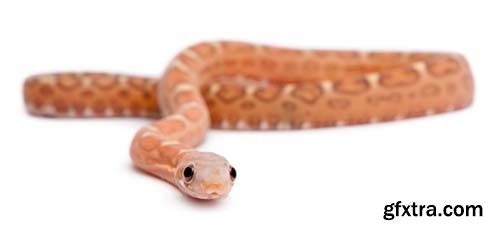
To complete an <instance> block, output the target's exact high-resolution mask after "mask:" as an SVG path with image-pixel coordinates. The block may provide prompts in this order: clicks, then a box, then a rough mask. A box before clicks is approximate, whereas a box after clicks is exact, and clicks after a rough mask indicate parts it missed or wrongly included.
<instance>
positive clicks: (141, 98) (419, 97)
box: [24, 41, 474, 199]
mask: <svg viewBox="0 0 500 233" xmlns="http://www.w3.org/2000/svg"><path fill="white" fill-rule="evenodd" d="M473 89H474V88H473V81H472V74H471V71H470V69H469V66H468V64H467V62H466V60H465V58H464V57H463V56H461V55H459V54H452V53H427V52H361V51H334V50H299V49H288V48H279V47H272V46H264V45H254V44H249V43H242V42H228V41H222V42H204V43H199V44H196V45H193V46H190V47H188V48H187V49H185V50H183V51H181V52H180V53H179V54H178V55H177V56H176V57H175V58H174V59H173V61H172V62H171V63H170V65H169V66H168V68H167V69H166V71H165V73H164V74H163V76H162V77H161V78H160V79H153V78H148V77H140V76H131V75H120V74H109V73H91V72H89V73H71V72H66V73H51V74H40V75H34V76H31V77H29V78H28V79H27V80H26V82H25V85H24V98H25V103H26V106H27V109H28V111H29V112H30V113H31V114H34V115H41V116H51V117H117V116H134V117H150V118H156V119H157V120H155V121H154V122H152V123H151V124H150V125H147V126H145V127H143V128H141V129H140V130H139V131H138V132H137V133H136V135H135V137H134V139H133V141H132V145H131V150H130V151H131V157H132V160H133V162H134V163H135V165H136V166H138V167H139V168H141V169H144V170H145V171H147V172H149V173H152V174H154V175H156V176H158V177H160V178H163V179H165V180H167V181H168V182H170V183H172V184H173V185H175V186H176V187H178V188H179V190H181V191H182V192H183V193H185V194H187V195H189V196H192V197H195V198H200V199H217V198H221V197H225V196H226V195H227V194H228V193H229V191H230V190H231V187H232V185H233V182H234V179H235V177H236V170H235V169H234V168H233V167H232V166H231V165H230V164H229V163H228V162H227V160H226V159H225V158H223V157H222V156H219V155H217V154H214V153H206V152H199V151H197V150H195V147H196V146H197V145H198V144H199V143H200V142H201V141H202V140H203V139H204V137H205V135H206V132H207V130H208V129H209V128H210V127H212V128H221V129H245V130H254V129H258V130H273V129H305V128H317V127H327V126H343V125H355V124H364V123H375V122H385V121H392V120H399V119H406V118H412V117H418V116H425V115H432V114H437V113H443V112H449V111H453V110H458V109H462V108H464V107H466V106H468V105H470V104H471V103H472V99H473Z"/></svg>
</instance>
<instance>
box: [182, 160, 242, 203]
mask: <svg viewBox="0 0 500 233" xmlns="http://www.w3.org/2000/svg"><path fill="white" fill-rule="evenodd" d="M185 156H186V157H185V158H184V159H182V162H180V163H179V165H178V166H177V171H176V181H177V186H178V187H179V189H181V190H182V191H184V193H186V194H188V195H189V196H191V197H194V198H197V199H206V200H212V199H219V198H223V197H226V196H227V195H228V194H229V192H230V191H231V188H232V187H233V183H234V179H235V178H236V170H235V169H234V168H233V167H232V166H231V165H230V164H229V162H228V161H227V160H226V159H225V158H224V157H222V156H220V155H217V154H214V153H206V152H193V153H189V154H186V155H185Z"/></svg>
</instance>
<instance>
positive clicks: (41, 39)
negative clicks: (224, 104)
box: [0, 0, 500, 232]
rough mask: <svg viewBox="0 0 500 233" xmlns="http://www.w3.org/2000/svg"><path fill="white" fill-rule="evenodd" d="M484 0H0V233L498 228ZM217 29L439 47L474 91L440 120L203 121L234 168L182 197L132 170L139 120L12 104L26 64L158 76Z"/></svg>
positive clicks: (210, 142) (495, 66) (364, 45)
mask: <svg viewBox="0 0 500 233" xmlns="http://www.w3.org/2000/svg"><path fill="white" fill-rule="evenodd" d="M499 9H500V8H499V6H497V5H496V4H495V1H489V3H487V1H483V3H481V1H478V0H476V1H469V2H468V3H466V1H463V2H460V1H456V0H455V1H439V2H438V1H434V0H432V1H425V0H419V1H411V2H409V1H408V2H404V1H365V2H361V1H339V2H335V1H324V2H315V1H312V0H309V1H300V2H299V1H296V3H292V1H283V2H277V1H275V2H273V1H257V0H254V1H244V2H243V1H242V2H238V1H230V0H228V1H199V2H195V1H185V0H178V1H166V0H165V1H158V2H150V1H137V2H135V3H132V2H128V1H113V2H111V1H97V0H96V1H93V0H86V1H80V2H71V1H36V0H33V1H21V0H18V1H10V2H9V3H7V1H2V2H1V3H0V26H1V27H0V78H1V83H0V89H1V90H0V93H1V97H2V98H1V104H2V105H1V106H2V110H1V116H0V117H1V120H0V124H1V125H0V129H1V133H0V137H1V144H0V149H1V150H0V151H1V152H0V232H194V231H197V232H215V231H217V232H244V231H247V232H262V231H278V232H285V231H293V230H297V231H301V232H306V231H307V232H313V231H321V232H382V231H383V232H499V230H500V223H499V220H500V201H499V199H500V192H499V185H500V184H499V177H500V171H499V165H500V163H499V161H500V160H499V159H498V158H499V156H500V153H499V152H500V149H499V145H498V144H499V141H498V140H499V138H498V135H499V132H500V127H499V126H500V124H499V119H500V111H499V110H498V109H499V107H500V105H499V100H500V89H499V86H500V76H499V75H500V72H499V70H500V65H499V64H500V49H499V47H500V46H499V43H500V37H499V33H498V31H499V27H498V26H499V22H500V14H498V10H499ZM213 39H233V40H244V41H249V42H258V43H266V44H272V45H284V46H293V47H305V48H336V49H343V48H349V49H398V50H414V49H417V50H422V49H423V50H447V51H448V50H450V51H458V52H462V53H464V54H465V55H466V56H467V58H468V59H469V60H470V63H471V66H472V68H473V71H474V74H475V80H476V90H477V95H476V99H475V103H474V105H473V106H472V107H471V108H468V109H466V110H464V111H460V112H457V113H453V114H448V115H439V116H434V117H430V118H425V119H417V120H408V121H402V122H396V123H386V124H377V125H370V126H359V127H346V128H329V129H320V130H308V131H294V132H230V131H215V130H214V131H210V133H209V134H208V139H207V141H206V143H205V144H203V145H202V147H201V148H200V149H201V150H204V151H214V152H217V153H219V154H222V155H224V156H225V157H227V158H228V159H229V160H230V161H231V163H232V164H233V165H234V166H235V167H236V168H237V169H238V172H239V173H238V174H239V177H238V179H237V183H236V184H235V186H234V188H233V191H232V193H231V195H230V197H229V198H228V199H225V200H222V201H219V202H208V203H207V202H196V201H193V200H190V199H188V198H185V197H184V196H182V195H181V193H180V192H179V191H177V190H176V189H175V188H173V187H172V186H170V185H169V184H167V183H165V182H164V181H162V180H159V179H156V178H154V177H151V176H148V175H145V174H142V173H140V172H138V171H136V170H134V169H133V168H132V166H131V161H130V159H129V156H128V148H129V143H130V141H131V139H132V136H133V134H134V132H135V131H136V130H137V129H138V128H139V127H141V126H143V125H145V124H147V123H148V122H149V120H147V119H97V120H53V119H40V118H33V117H30V116H29V115H27V114H26V113H25V110H24V106H23V102H22V95H21V88H22V82H23V80H24V78H25V77H26V76H28V75H30V74H34V73H38V72H48V71H61V70H97V71H115V72H124V73H133V74H144V75H152V76H158V75H160V74H161V73H162V71H163V70H164V68H165V66H166V64H167V63H168V62H169V60H170V59H171V58H172V57H173V56H174V55H175V54H176V52H178V51H179V50H181V49H183V48H184V47H186V46H188V45H190V44H192V43H196V42H199V41H202V40H213ZM395 201H403V203H406V204H410V203H411V202H413V201H415V202H417V203H418V204H435V205H440V206H442V205H445V204H464V205H465V204H481V205H483V208H484V216H483V217H476V218H466V217H461V218H459V217H451V218H446V217H442V218H431V217H404V218H396V219H395V220H393V221H385V220H383V218H382V217H383V209H384V206H385V205H387V204H390V203H392V202H395Z"/></svg>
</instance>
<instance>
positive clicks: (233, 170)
mask: <svg viewBox="0 0 500 233" xmlns="http://www.w3.org/2000/svg"><path fill="white" fill-rule="evenodd" d="M229 175H230V176H231V179H232V180H234V179H236V169H234V167H231V171H229Z"/></svg>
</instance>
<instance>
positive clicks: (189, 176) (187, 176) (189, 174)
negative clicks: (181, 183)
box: [183, 166, 194, 182]
mask: <svg viewBox="0 0 500 233" xmlns="http://www.w3.org/2000/svg"><path fill="white" fill-rule="evenodd" d="M183 175H184V180H186V182H189V181H191V180H193V176H194V170H193V166H188V167H186V168H184V172H183Z"/></svg>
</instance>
